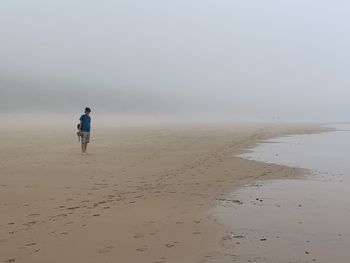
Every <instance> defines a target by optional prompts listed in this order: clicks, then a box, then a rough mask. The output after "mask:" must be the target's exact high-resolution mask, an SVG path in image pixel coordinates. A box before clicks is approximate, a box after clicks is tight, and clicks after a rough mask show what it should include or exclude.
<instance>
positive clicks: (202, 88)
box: [0, 0, 350, 121]
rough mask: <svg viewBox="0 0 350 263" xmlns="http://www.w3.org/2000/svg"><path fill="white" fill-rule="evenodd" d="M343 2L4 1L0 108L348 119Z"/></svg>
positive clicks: (232, 117) (349, 81)
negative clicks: (87, 107)
mask: <svg viewBox="0 0 350 263" xmlns="http://www.w3.org/2000/svg"><path fill="white" fill-rule="evenodd" d="M349 7H350V3H348V2H346V1H340V0H336V1H332V2H330V1H302V0H296V1H291V0H290V1H289V0H287V1H278V0H266V1H258V0H254V1H243V0H242V1H228V0H222V1H209V0H204V1H199V0H187V1H183V0H180V1H172V2H169V1H161V0H151V1H141V0H130V1H99V2H96V1H82V0H75V1H68V0H60V1H49V2H48V1H43V0H34V1H23V0H18V1H5V2H4V3H2V7H1V9H0V21H1V23H0V32H1V36H2V41H1V44H0V45H1V48H0V56H1V60H0V112H1V113H13V112H16V113H28V112H34V113H38V112H39V113H75V112H77V111H79V112H80V111H81V109H82V108H83V107H85V106H87V105H88V106H90V107H92V108H93V110H94V111H95V112H98V113H100V114H107V113H108V114H119V115H126V116H134V115H136V116H176V117H178V118H190V117H191V118H203V119H205V118H207V119H222V120H242V119H248V120H260V121H261V120H262V121H271V120H277V121H347V120H348V119H349V118H348V112H349V111H350V106H349V103H348V98H349V97H350V89H349V86H350V85H349V84H350V79H349V72H348V71H349V68H350V67H349V61H350V59H349V58H350V54H349V51H348V47H349V44H350V37H349V33H348V32H350V31H349V29H350V28H349V27H350V21H349V20H350V18H349V16H348V14H347V10H348V9H349Z"/></svg>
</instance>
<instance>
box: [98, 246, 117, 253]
mask: <svg viewBox="0 0 350 263" xmlns="http://www.w3.org/2000/svg"><path fill="white" fill-rule="evenodd" d="M113 248H114V247H113V246H108V247H104V248H101V249H99V250H98V253H100V254H105V253H108V252H109V251H110V250H111V249H113Z"/></svg>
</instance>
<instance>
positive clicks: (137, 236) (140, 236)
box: [134, 233, 145, 238]
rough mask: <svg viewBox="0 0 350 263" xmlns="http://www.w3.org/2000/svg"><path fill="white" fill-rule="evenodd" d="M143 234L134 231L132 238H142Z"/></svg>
mask: <svg viewBox="0 0 350 263" xmlns="http://www.w3.org/2000/svg"><path fill="white" fill-rule="evenodd" d="M144 236H145V235H144V234H142V233H136V234H135V235H134V238H143V237H144Z"/></svg>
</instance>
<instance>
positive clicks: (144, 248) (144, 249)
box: [136, 246, 148, 252]
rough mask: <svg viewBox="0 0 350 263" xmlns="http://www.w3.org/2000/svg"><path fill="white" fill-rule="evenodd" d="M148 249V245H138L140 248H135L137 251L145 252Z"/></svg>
mask: <svg viewBox="0 0 350 263" xmlns="http://www.w3.org/2000/svg"><path fill="white" fill-rule="evenodd" d="M147 250H148V247H147V246H144V247H140V248H137V249H136V251H137V252H145V251H147Z"/></svg>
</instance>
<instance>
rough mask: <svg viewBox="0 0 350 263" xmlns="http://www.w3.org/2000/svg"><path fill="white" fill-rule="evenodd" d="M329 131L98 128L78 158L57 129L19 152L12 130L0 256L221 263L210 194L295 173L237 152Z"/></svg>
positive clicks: (6, 151) (219, 228) (5, 155)
mask: <svg viewBox="0 0 350 263" xmlns="http://www.w3.org/2000/svg"><path fill="white" fill-rule="evenodd" d="M330 130H331V129H329V128H326V127H321V126H320V125H304V124H302V125H295V124H293V125H286V124H283V125H263V124H258V125H247V124H246V125H237V126H235V125H232V126H219V127H213V126H211V127H209V128H208V127H203V126H201V128H198V127H191V128H188V127H178V128H176V129H174V128H171V129H170V128H169V129H164V128H163V129H154V128H147V129H145V130H142V129H141V130H140V129H136V130H135V129H131V130H128V129H125V130H123V129H119V130H118V129H117V130H113V131H112V130H100V131H96V135H95V138H96V139H95V141H94V142H93V144H92V145H91V152H92V154H91V155H90V156H87V158H85V159H84V158H82V157H81V156H79V155H78V154H76V153H75V151H77V150H78V148H77V145H76V144H75V145H72V144H73V142H75V140H74V139H75V138H70V137H65V136H62V137H57V134H58V132H57V131H56V132H53V134H43V135H40V136H38V137H35V138H34V139H33V141H31V142H25V143H24V144H22V145H19V146H18V147H17V148H16V147H13V143H14V142H15V141H17V142H18V140H19V141H20V142H21V140H20V134H17V133H16V132H14V133H11V134H7V133H5V135H4V134H2V135H1V140H2V142H3V143H4V148H3V149H2V150H1V151H0V154H1V156H0V157H2V162H1V164H2V166H1V167H2V168H1V169H2V174H3V176H2V178H1V179H2V180H1V181H2V187H1V190H2V196H1V197H2V200H4V201H3V204H2V205H1V206H0V209H1V210H0V211H1V212H2V214H3V215H4V216H3V217H2V219H0V220H1V221H0V233H1V236H2V238H1V240H0V251H4V253H0V254H1V255H2V256H1V258H0V260H2V261H6V260H11V259H14V260H15V261H13V262H26V263H31V262H36V263H37V262H48V261H50V262H97V261H101V260H103V261H105V262H115V259H116V258H118V259H120V260H121V261H122V262H157V263H160V262H210V260H212V259H214V258H215V260H220V258H222V260H225V257H226V256H225V253H227V251H226V250H225V249H224V248H223V246H222V244H221V241H220V240H222V238H223V237H224V236H225V232H226V231H227V228H225V227H224V226H223V225H220V223H219V222H217V221H216V220H213V218H211V217H210V216H209V215H208V211H209V209H210V208H211V207H213V206H214V205H215V203H216V202H217V201H216V199H217V197H218V196H222V195H225V194H228V193H230V192H232V191H234V190H235V189H237V188H239V187H240V186H242V185H244V184H246V183H247V182H253V181H255V180H260V179H271V178H288V177H295V176H298V175H300V170H299V169H296V168H289V167H283V166H278V165H269V164H263V163H258V162H256V161H252V160H245V159H242V158H240V157H237V155H239V154H243V153H244V152H248V151H249V149H252V148H253V147H254V145H256V144H257V143H259V142H260V141H262V140H266V139H271V138H275V137H280V136H285V135H292V134H307V133H320V132H326V131H330ZM116 134H117V135H118V136H116ZM72 137H73V136H72ZM55 138H56V140H53V139H55ZM57 138H59V140H58V139H57ZM5 139H6V140H5ZM75 143H76V142H75ZM47 144H49V146H51V147H56V153H54V154H52V153H51V152H50V147H49V148H48V146H47ZM57 144H59V145H57ZM33 145H34V146H37V147H36V148H35V149H34V148H33ZM76 148H77V149H76ZM21 152H22V153H23V156H22V155H19V154H20V153H21ZM16 155H17V157H16ZM14 165H16V167H15V166H14ZM14 193H21V195H14ZM4 204H6V205H4ZM58 252H59V255H58ZM53 257H54V258H53ZM113 260H114V261H113ZM223 262H224V261H223Z"/></svg>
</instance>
